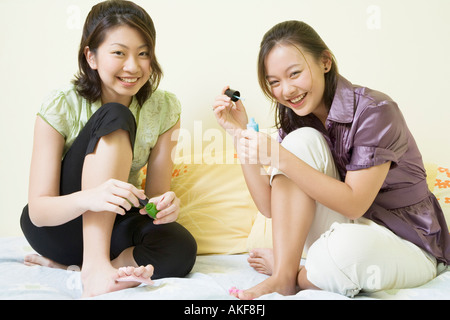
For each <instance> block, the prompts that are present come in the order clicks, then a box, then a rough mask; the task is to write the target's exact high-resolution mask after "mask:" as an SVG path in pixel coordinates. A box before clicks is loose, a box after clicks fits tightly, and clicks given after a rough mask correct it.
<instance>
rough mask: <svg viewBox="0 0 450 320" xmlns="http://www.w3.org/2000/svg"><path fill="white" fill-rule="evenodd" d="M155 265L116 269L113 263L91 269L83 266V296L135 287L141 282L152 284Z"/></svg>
mask: <svg viewBox="0 0 450 320" xmlns="http://www.w3.org/2000/svg"><path fill="white" fill-rule="evenodd" d="M152 275H153V266H152V265H147V266H145V267H144V266H141V267H137V268H136V267H124V268H120V269H116V268H114V267H113V266H111V265H105V266H103V267H101V268H100V267H99V266H96V267H95V268H92V269H90V268H89V267H85V266H83V269H82V271H81V282H82V283H83V295H82V297H83V298H87V297H93V296H98V295H101V294H104V293H109V292H114V291H118V290H123V289H127V288H133V287H136V286H138V285H140V284H141V283H147V284H152V283H153V282H152V281H151V276H152Z"/></svg>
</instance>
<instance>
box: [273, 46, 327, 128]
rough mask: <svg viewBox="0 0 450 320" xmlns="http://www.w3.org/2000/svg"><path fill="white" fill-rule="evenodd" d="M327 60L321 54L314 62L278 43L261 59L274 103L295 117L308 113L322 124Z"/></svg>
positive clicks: (291, 47)
mask: <svg viewBox="0 0 450 320" xmlns="http://www.w3.org/2000/svg"><path fill="white" fill-rule="evenodd" d="M330 67H331V60H330V59H328V58H327V57H326V55H324V57H323V58H322V59H321V61H317V59H315V58H314V57H313V56H312V55H310V54H308V53H307V52H305V51H304V50H301V48H299V47H297V46H294V45H290V44H287V45H283V44H279V45H276V46H275V47H273V49H272V50H271V51H270V52H269V54H268V55H267V57H266V59H265V69H266V80H267V83H268V84H269V87H270V90H271V93H272V96H273V97H274V98H275V99H276V100H277V102H279V103H281V104H282V105H285V106H286V107H288V108H290V109H291V110H292V111H294V112H295V114H297V115H299V116H306V115H308V114H310V113H313V114H314V115H316V116H317V117H318V118H319V119H320V120H321V121H322V122H325V120H326V118H327V115H328V110H327V108H326V107H325V103H324V99H323V96H324V90H325V76H324V75H325V73H326V72H328V70H330Z"/></svg>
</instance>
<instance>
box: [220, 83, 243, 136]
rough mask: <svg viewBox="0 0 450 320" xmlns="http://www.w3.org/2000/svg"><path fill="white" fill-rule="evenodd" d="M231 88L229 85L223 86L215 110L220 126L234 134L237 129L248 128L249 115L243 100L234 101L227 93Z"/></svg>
mask: <svg viewBox="0 0 450 320" xmlns="http://www.w3.org/2000/svg"><path fill="white" fill-rule="evenodd" d="M229 88H230V87H229V86H226V87H225V88H223V89H222V94H221V95H219V96H217V97H216V99H215V100H214V103H213V110H214V115H215V116H216V119H217V122H218V123H219V124H220V126H221V127H222V128H224V129H225V130H226V131H227V132H229V133H230V134H232V135H234V131H235V130H237V129H245V128H246V126H247V122H248V117H247V113H246V111H245V108H244V105H243V104H242V102H241V100H238V101H236V103H233V101H231V98H230V97H228V96H227V95H225V91H226V90H227V89H229Z"/></svg>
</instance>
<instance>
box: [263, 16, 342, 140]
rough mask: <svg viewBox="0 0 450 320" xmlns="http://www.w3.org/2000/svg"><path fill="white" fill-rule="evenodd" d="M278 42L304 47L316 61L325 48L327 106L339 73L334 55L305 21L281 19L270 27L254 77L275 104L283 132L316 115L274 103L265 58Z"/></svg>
mask: <svg viewBox="0 0 450 320" xmlns="http://www.w3.org/2000/svg"><path fill="white" fill-rule="evenodd" d="M279 44H283V45H294V46H296V47H297V48H298V49H299V50H305V52H308V53H309V54H311V55H312V56H313V57H314V58H315V59H316V60H317V61H319V60H320V59H321V58H323V56H324V53H325V52H328V53H329V55H330V56H331V58H330V59H331V62H332V63H331V69H330V70H329V71H328V72H327V73H325V91H324V101H325V105H326V106H327V108H331V103H332V102H333V98H334V94H335V92H336V86H337V80H338V76H339V72H338V67H337V64H336V59H335V58H334V56H333V54H332V53H331V51H330V49H328V47H327V45H326V44H325V42H324V41H323V40H322V38H321V37H320V36H319V35H318V34H317V32H316V31H315V30H314V29H313V28H311V27H310V26H309V25H308V24H306V23H304V22H302V21H295V20H293V21H285V22H281V23H279V24H277V25H275V26H274V27H272V29H270V30H269V31H268V32H267V33H266V34H265V35H264V37H263V39H262V41H261V45H260V50H259V56H258V81H259V85H260V87H261V89H262V90H263V92H264V95H265V96H266V97H268V98H269V99H270V100H272V101H273V102H274V104H275V107H276V111H275V124H276V127H277V128H278V129H280V128H281V129H282V130H283V132H284V133H286V134H287V133H289V132H291V131H293V130H295V129H298V128H300V127H304V126H310V125H311V124H312V123H314V122H315V121H316V120H317V118H316V117H315V116H314V115H313V114H309V115H307V116H299V115H297V114H295V113H294V112H293V111H292V110H291V109H290V108H288V107H286V106H284V105H282V104H280V103H278V102H277V101H276V100H275V98H274V97H273V95H272V91H271V89H270V86H269V84H268V82H267V79H266V67H265V60H266V57H267V55H268V54H269V53H270V51H271V50H272V49H273V48H274V47H275V46H276V45H279Z"/></svg>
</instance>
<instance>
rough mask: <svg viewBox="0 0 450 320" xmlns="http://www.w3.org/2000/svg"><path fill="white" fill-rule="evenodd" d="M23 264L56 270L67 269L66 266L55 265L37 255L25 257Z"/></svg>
mask: <svg viewBox="0 0 450 320" xmlns="http://www.w3.org/2000/svg"><path fill="white" fill-rule="evenodd" d="M23 263H24V264H25V265H27V266H31V267H32V266H42V267H49V268H56V269H64V270H66V269H67V266H65V265H63V264H60V263H57V262H55V261H53V260H50V259H49V258H46V257H43V256H40V255H38V254H29V255H27V256H25V258H24V260H23Z"/></svg>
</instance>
